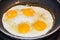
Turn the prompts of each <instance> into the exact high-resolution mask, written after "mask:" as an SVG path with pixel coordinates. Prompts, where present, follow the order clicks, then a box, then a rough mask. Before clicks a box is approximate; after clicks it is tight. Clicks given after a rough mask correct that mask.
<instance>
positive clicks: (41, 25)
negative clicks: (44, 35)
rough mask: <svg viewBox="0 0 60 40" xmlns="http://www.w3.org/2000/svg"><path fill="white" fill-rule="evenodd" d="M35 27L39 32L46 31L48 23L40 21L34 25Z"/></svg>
mask: <svg viewBox="0 0 60 40" xmlns="http://www.w3.org/2000/svg"><path fill="white" fill-rule="evenodd" d="M33 27H34V29H35V30H37V31H43V30H45V29H46V23H45V22H43V21H39V20H38V21H36V22H34V23H33Z"/></svg>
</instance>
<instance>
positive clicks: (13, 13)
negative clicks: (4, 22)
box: [5, 10, 17, 19]
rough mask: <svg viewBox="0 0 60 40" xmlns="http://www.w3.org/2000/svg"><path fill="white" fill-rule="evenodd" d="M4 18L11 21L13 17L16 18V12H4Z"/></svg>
mask: <svg viewBox="0 0 60 40" xmlns="http://www.w3.org/2000/svg"><path fill="white" fill-rule="evenodd" d="M5 16H6V17H7V18H9V19H12V18H14V17H15V16H17V11H16V10H9V11H7V12H6V15H5Z"/></svg>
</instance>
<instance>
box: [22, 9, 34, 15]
mask: <svg viewBox="0 0 60 40" xmlns="http://www.w3.org/2000/svg"><path fill="white" fill-rule="evenodd" d="M22 13H23V15H25V16H33V15H34V13H35V11H34V10H33V9H32V8H26V9H22Z"/></svg>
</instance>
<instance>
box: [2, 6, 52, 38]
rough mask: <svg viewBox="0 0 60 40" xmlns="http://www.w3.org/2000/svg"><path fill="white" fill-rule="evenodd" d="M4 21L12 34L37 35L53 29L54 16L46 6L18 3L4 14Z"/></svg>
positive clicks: (4, 24) (5, 26)
mask: <svg viewBox="0 0 60 40" xmlns="http://www.w3.org/2000/svg"><path fill="white" fill-rule="evenodd" d="M2 23H3V26H4V28H5V29H6V30H7V31H8V32H10V33H11V34H14V35H17V36H23V37H36V36H41V35H44V34H46V33H47V32H48V31H49V30H51V29H52V26H53V18H52V15H51V14H50V12H49V11H48V10H46V9H44V8H41V7H35V6H26V5H17V6H14V7H12V8H10V9H9V10H8V11H7V12H5V13H4V14H3V17H2Z"/></svg>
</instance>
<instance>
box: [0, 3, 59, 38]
mask: <svg viewBox="0 0 60 40" xmlns="http://www.w3.org/2000/svg"><path fill="white" fill-rule="evenodd" d="M16 5H29V6H36V7H41V8H44V9H46V10H48V11H49V12H50V13H51V15H52V17H53V20H54V22H53V27H52V29H51V30H50V31H49V32H48V33H46V34H45V35H42V36H36V37H21V36H16V35H13V34H11V33H9V32H8V31H7V30H6V29H5V28H4V27H3V25H2V21H0V22H1V29H0V30H1V31H2V32H3V33H5V34H7V35H9V36H11V37H14V38H18V39H30V38H32V39H36V38H43V37H46V36H48V35H50V34H52V33H53V32H52V31H54V30H55V29H56V28H57V27H58V22H57V19H56V18H57V17H58V15H57V13H55V12H54V11H53V10H52V9H50V8H49V7H48V6H47V5H45V4H40V3H32V2H22V3H21V2H20V3H19V2H18V3H16V2H15V3H10V4H9V5H7V4H6V6H5V7H2V9H3V10H2V12H1V15H0V16H1V19H2V16H3V13H5V12H6V11H7V10H8V9H10V8H11V7H14V6H16ZM56 16H57V17H56ZM55 24H56V25H55ZM57 29H58V28H57ZM57 29H56V30H57Z"/></svg>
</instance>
